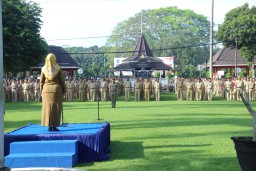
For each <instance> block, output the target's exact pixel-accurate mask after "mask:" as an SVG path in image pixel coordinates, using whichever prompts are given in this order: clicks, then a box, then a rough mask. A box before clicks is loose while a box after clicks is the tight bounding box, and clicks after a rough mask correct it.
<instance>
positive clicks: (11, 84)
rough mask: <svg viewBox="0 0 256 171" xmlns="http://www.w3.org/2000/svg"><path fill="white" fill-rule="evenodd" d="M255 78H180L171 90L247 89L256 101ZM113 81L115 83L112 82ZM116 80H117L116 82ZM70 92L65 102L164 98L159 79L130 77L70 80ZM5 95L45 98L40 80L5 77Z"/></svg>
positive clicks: (196, 94)
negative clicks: (9, 78) (7, 78)
mask: <svg viewBox="0 0 256 171" xmlns="http://www.w3.org/2000/svg"><path fill="white" fill-rule="evenodd" d="M255 81H256V80H255V79H254V78H246V77H243V78H241V77H233V78H229V79H224V78H216V77H215V78H214V79H213V80H212V79H210V78H209V79H199V78H187V79H185V78H180V77H177V78H175V79H174V80H173V83H172V84H171V86H170V88H171V89H170V91H174V92H175V93H176V94H177V100H179V101H182V100H188V101H192V100H196V101H201V100H208V101H211V100H212V99H213V97H214V96H215V97H222V98H226V99H227V100H228V101H241V97H240V94H241V93H244V92H247V93H248V95H249V99H250V101H254V100H255V94H256V87H255V86H256V84H255ZM111 83H112V84H111ZM113 83H115V84H114V85H113ZM65 84H66V87H67V92H66V93H65V95H64V101H73V100H74V99H78V100H79V101H81V102H82V101H97V100H101V101H110V100H112V98H113V99H116V98H117V97H118V96H121V95H124V97H125V101H130V100H131V98H130V93H131V92H132V91H133V92H134V96H135V97H134V100H135V101H142V100H145V101H150V100H152V99H154V100H156V101H160V99H161V98H160V97H161V91H162V89H163V86H162V84H161V82H159V79H158V78H154V79H151V78H146V79H144V78H142V77H140V78H136V81H135V82H134V84H132V82H131V81H130V80H129V78H126V79H121V78H116V79H109V78H102V79H93V78H90V79H73V80H71V79H69V80H66V81H65ZM4 94H5V101H6V102H29V101H35V102H40V101H41V92H40V82H39V79H36V80H31V79H27V78H26V79H23V80H16V79H12V80H5V81H4Z"/></svg>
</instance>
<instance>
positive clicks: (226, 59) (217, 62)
mask: <svg viewBox="0 0 256 171" xmlns="http://www.w3.org/2000/svg"><path fill="white" fill-rule="evenodd" d="M255 63H256V60H255V59H254V66H255ZM208 66H209V63H208ZM212 66H213V76H218V71H220V70H221V69H223V68H226V69H229V72H230V75H232V70H235V68H238V69H237V70H239V69H241V68H245V69H246V72H247V75H249V70H250V67H249V66H248V62H247V60H246V59H245V58H243V57H242V56H241V55H240V51H239V50H237V51H236V50H235V49H231V48H226V47H224V48H222V49H220V50H219V51H218V52H217V53H216V54H215V55H214V56H213V63H212Z"/></svg>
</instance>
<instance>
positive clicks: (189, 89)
mask: <svg viewBox="0 0 256 171" xmlns="http://www.w3.org/2000/svg"><path fill="white" fill-rule="evenodd" d="M193 89H194V84H193V82H192V81H191V79H188V81H187V83H186V97H187V101H192V99H193V98H192V97H193Z"/></svg>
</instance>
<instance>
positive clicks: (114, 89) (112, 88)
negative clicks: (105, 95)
mask: <svg viewBox="0 0 256 171" xmlns="http://www.w3.org/2000/svg"><path fill="white" fill-rule="evenodd" d="M109 95H110V99H111V105H112V108H115V107H116V97H117V84H116V82H115V78H113V79H112V80H111V82H110V83H109Z"/></svg>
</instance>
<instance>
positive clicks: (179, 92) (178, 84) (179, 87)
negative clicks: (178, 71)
mask: <svg viewBox="0 0 256 171" xmlns="http://www.w3.org/2000/svg"><path fill="white" fill-rule="evenodd" d="M182 88H183V80H182V79H181V78H180V77H179V78H178V79H177V81H176V93H177V99H178V101H182V99H183V96H182Z"/></svg>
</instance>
